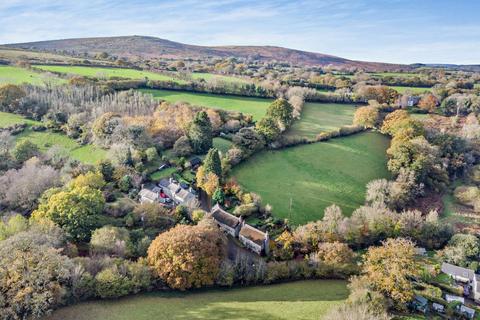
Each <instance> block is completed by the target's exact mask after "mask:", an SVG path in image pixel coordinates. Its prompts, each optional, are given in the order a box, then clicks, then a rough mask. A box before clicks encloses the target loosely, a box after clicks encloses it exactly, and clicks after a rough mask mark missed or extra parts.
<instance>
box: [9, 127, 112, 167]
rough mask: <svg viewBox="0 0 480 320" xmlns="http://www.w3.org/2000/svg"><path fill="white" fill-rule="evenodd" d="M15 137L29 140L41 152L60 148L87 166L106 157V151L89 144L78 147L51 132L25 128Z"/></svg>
mask: <svg viewBox="0 0 480 320" xmlns="http://www.w3.org/2000/svg"><path fill="white" fill-rule="evenodd" d="M15 137H16V138H17V141H21V140H30V141H31V142H33V143H35V144H36V145H37V146H38V148H39V149H40V150H41V151H47V150H48V149H50V148H51V147H53V146H57V147H60V148H62V149H64V150H65V152H66V153H67V154H68V155H69V156H70V157H71V158H73V159H75V160H78V161H81V162H84V163H88V164H95V163H97V162H98V161H99V160H101V159H104V158H106V156H107V151H105V150H103V149H101V148H99V147H96V146H94V145H91V144H86V145H80V144H79V143H78V142H76V141H75V140H73V139H71V138H69V137H68V136H66V135H64V134H62V133H57V132H51V131H42V132H35V131H32V130H31V129H30V128H27V129H26V130H25V131H24V132H22V133H20V134H18V135H16V136H15Z"/></svg>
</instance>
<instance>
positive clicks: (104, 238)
mask: <svg viewBox="0 0 480 320" xmlns="http://www.w3.org/2000/svg"><path fill="white" fill-rule="evenodd" d="M131 250H132V243H131V241H130V234H129V232H128V230H127V229H125V228H119V227H114V226H104V227H102V228H100V229H96V230H95V231H94V232H93V233H92V239H91V240H90V252H91V253H92V254H106V255H114V256H117V257H125V256H127V255H129V254H130V253H131Z"/></svg>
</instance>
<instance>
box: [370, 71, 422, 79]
mask: <svg viewBox="0 0 480 320" xmlns="http://www.w3.org/2000/svg"><path fill="white" fill-rule="evenodd" d="M371 75H373V76H377V77H403V78H413V77H420V78H421V77H423V76H424V75H423V74H420V73H414V72H375V73H371Z"/></svg>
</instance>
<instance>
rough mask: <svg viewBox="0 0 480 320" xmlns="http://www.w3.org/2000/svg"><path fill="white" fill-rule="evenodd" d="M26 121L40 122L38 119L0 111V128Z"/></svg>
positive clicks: (36, 123) (29, 122) (31, 123)
mask: <svg viewBox="0 0 480 320" xmlns="http://www.w3.org/2000/svg"><path fill="white" fill-rule="evenodd" d="M21 123H26V124H30V125H38V124H41V123H40V122H39V121H35V120H30V119H27V118H24V117H22V116H20V115H18V114H14V113H8V112H1V111H0V128H5V127H9V126H12V125H14V124H21Z"/></svg>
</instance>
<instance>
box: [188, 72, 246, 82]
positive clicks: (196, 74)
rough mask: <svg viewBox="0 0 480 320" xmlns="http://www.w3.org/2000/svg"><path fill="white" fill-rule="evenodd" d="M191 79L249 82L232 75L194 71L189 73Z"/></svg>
mask: <svg viewBox="0 0 480 320" xmlns="http://www.w3.org/2000/svg"><path fill="white" fill-rule="evenodd" d="M190 75H191V76H192V79H194V80H200V79H203V80H214V79H215V80H220V81H225V82H236V83H249V82H250V81H248V80H247V79H243V78H238V77H233V76H225V75H220V74H213V73H206V72H194V73H191V74H190Z"/></svg>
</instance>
